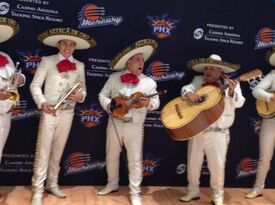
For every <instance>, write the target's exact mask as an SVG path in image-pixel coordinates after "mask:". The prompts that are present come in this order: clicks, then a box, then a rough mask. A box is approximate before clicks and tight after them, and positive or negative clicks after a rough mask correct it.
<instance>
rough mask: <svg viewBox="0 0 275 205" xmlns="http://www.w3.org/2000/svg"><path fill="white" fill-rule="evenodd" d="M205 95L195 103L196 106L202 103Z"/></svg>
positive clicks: (205, 97)
mask: <svg viewBox="0 0 275 205" xmlns="http://www.w3.org/2000/svg"><path fill="white" fill-rule="evenodd" d="M207 97H208V96H207V95H202V96H201V98H200V99H199V100H198V101H197V102H196V104H200V103H203V102H204V101H205V100H206V99H207Z"/></svg>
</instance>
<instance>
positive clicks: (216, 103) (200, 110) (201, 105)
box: [161, 69, 262, 141]
mask: <svg viewBox="0 0 275 205" xmlns="http://www.w3.org/2000/svg"><path fill="white" fill-rule="evenodd" d="M261 74H262V72H261V71H260V70H259V69H256V70H253V71H250V72H248V73H245V74H243V75H241V76H239V77H238V78H237V79H236V80H238V81H248V80H250V79H252V78H255V77H257V76H259V75H261ZM228 86H229V85H228V84H225V85H223V86H222V88H220V89H219V88H217V87H214V86H211V85H208V86H204V87H202V88H200V89H199V90H198V91H197V92H196V94H198V95H199V96H201V100H200V101H199V102H195V103H192V102H191V101H190V100H189V99H187V98H182V97H177V98H175V99H173V100H171V101H170V102H168V103H167V104H166V105H165V106H164V107H163V109H162V110H161V121H162V124H163V126H164V127H165V128H166V130H167V131H168V133H169V135H170V137H171V138H172V139H174V140H177V141H183V140H188V139H191V138H193V137H194V136H195V135H197V134H199V133H201V132H202V131H204V130H206V129H207V128H208V127H209V126H210V125H211V124H213V123H214V122H215V121H217V120H218V119H219V117H220V116H221V114H222V113H223V110H224V100H223V95H222V94H221V91H223V90H225V89H226V88H227V87H228Z"/></svg>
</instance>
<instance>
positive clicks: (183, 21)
mask: <svg viewBox="0 0 275 205" xmlns="http://www.w3.org/2000/svg"><path fill="white" fill-rule="evenodd" d="M160 2H161V3H160ZM1 17H9V18H12V19H14V20H16V21H17V22H18V24H19V25H20V30H19V32H18V33H17V35H15V36H14V37H13V38H11V39H10V40H8V41H6V42H4V43H1V44H0V46H1V49H0V50H1V51H3V52H6V53H8V54H9V55H10V56H11V58H12V60H13V61H14V62H15V63H16V62H19V63H20V64H19V67H21V68H22V72H23V73H24V74H25V75H26V79H27V82H26V85H25V86H24V87H21V88H19V92H20V106H19V107H17V108H16V109H15V110H14V111H13V113H12V127H11V131H10V134H9V137H8V140H7V143H6V146H5V149H4V153H3V158H2V162H1V166H0V184H1V185H30V184H31V176H32V168H33V161H34V153H35V144H36V139H37V131H38V122H39V117H40V111H39V110H38V109H37V107H36V105H35V104H34V101H33V99H32V96H31V94H30V90H29V85H30V83H31V81H32V78H33V76H34V73H35V71H36V68H37V65H38V64H39V62H40V60H41V57H42V56H47V55H52V54H55V53H56V52H57V50H56V48H53V47H49V46H46V45H44V44H42V43H41V42H39V41H38V40H37V36H38V34H40V33H42V32H44V31H45V30H48V29H51V28H60V27H70V28H74V29H77V30H80V31H82V32H84V33H87V34H89V35H90V36H92V37H93V38H94V39H95V40H96V42H97V45H96V46H95V47H94V48H92V49H87V50H77V51H76V52H75V54H74V57H75V58H76V59H79V60H81V61H82V62H84V63H85V70H86V81H87V92H88V94H87V98H86V100H85V102H84V103H82V104H78V105H77V107H76V109H75V117H74V121H73V125H72V129H71V132H70V136H69V138H68V141H67V145H66V147H65V151H64V154H63V157H62V161H61V164H60V166H61V172H60V184H61V185H104V184H105V183H106V179H107V176H106V164H105V142H106V125H107V119H108V114H107V113H106V112H105V111H104V110H103V108H102V107H101V106H100V104H99V101H98V93H99V92H100V90H101V88H102V87H103V85H104V83H105V82H106V80H107V78H108V77H109V75H110V74H111V73H112V72H114V71H112V70H111V69H110V67H109V62H110V61H111V60H112V58H113V57H114V56H115V55H116V54H118V53H119V52H120V51H121V50H122V49H124V48H125V47H127V46H128V45H131V44H132V43H134V42H136V41H138V40H141V39H154V40H155V41H156V42H157V43H158V45H159V47H158V48H157V51H156V53H155V54H154V55H153V56H152V57H151V58H150V59H149V60H148V61H147V62H146V63H145V69H144V73H145V74H146V75H148V76H150V77H152V78H153V79H154V80H155V81H156V82H157V84H158V89H159V90H162V89H166V90H167V91H168V93H167V94H166V95H165V96H162V97H161V98H160V100H161V106H160V108H159V109H158V110H156V111H153V112H150V113H149V114H148V115H147V118H146V121H145V138H144V149H143V150H144V154H143V158H144V174H143V175H144V178H143V185H164V186H186V185H187V178H186V170H187V169H186V161H187V159H186V158H187V141H175V140H173V139H172V138H171V137H170V136H169V134H168V132H167V131H166V129H165V128H164V127H163V125H162V123H161V120H160V113H161V109H162V108H163V106H164V105H166V103H168V102H169V101H170V100H172V99H174V98H176V97H178V96H180V92H181V87H182V86H183V85H185V84H188V83H190V82H191V80H192V78H193V76H194V75H196V74H197V73H195V72H193V71H192V70H190V69H187V62H188V61H189V60H192V59H195V58H205V57H208V56H210V55H211V54H213V53H214V54H218V55H220V56H221V57H222V59H223V60H225V61H228V62H232V63H236V64H240V65H241V68H240V69H239V70H238V71H237V73H234V74H233V77H237V76H239V75H241V74H243V73H246V72H249V71H251V70H253V69H256V68H258V69H260V70H261V71H262V72H263V75H266V74H267V73H269V72H270V70H271V69H274V67H272V66H271V65H270V64H269V63H268V62H267V61H266V59H265V54H266V52H267V51H269V50H271V49H272V47H273V46H274V45H275V25H274V22H275V1H274V0H273V1H272V0H266V1H264V2H263V1H248V0H243V1H238V0H230V1H220V0H212V1H205V0H193V1H188V0H161V1H156V0H133V1H131V3H130V2H129V1H125V0H110V1H102V0H101V1H99V0H92V1H91V0H82V1H75V0H58V1H56V0H0V18H1ZM273 29H274V30H273ZM0 32H1V31H0ZM260 80H261V79H260V78H255V79H252V80H250V81H249V82H241V87H242V90H243V94H244V96H245V98H246V102H245V105H244V106H243V107H242V108H240V109H237V110H236V119H235V122H234V124H233V126H232V127H231V129H230V133H231V140H230V145H229V149H228V155H227V163H226V177H225V187H252V186H253V184H254V180H255V173H256V168H257V162H258V153H259V148H258V146H259V145H258V144H259V129H260V125H261V121H262V118H261V117H260V115H258V113H257V111H256V107H255V98H254V97H253V96H252V88H253V87H254V86H255V85H256V84H257V83H258V82H259V81H260ZM133 137H134V136H133ZM126 167H127V166H126V162H125V159H124V158H123V157H121V166H120V168H121V170H120V175H121V176H120V184H121V185H127V184H128V176H127V169H126ZM274 169H275V163H274V160H273V163H272V164H271V167H270V171H269V174H268V178H267V180H266V187H268V188H275V171H274ZM201 185H202V186H209V170H208V166H207V160H206V159H205V160H204V162H203V169H202V177H201Z"/></svg>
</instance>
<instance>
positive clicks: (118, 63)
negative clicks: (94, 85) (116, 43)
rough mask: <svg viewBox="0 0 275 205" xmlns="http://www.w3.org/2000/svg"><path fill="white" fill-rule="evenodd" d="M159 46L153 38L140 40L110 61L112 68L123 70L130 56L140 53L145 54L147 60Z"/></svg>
mask: <svg viewBox="0 0 275 205" xmlns="http://www.w3.org/2000/svg"><path fill="white" fill-rule="evenodd" d="M157 46H158V45H157V42H156V41H154V40H153V39H143V40H140V41H138V42H136V43H135V44H133V45H131V46H129V47H127V48H126V49H124V50H123V51H122V52H120V53H119V54H118V55H116V56H115V57H114V59H113V60H112V61H111V62H110V67H111V69H112V70H122V69H124V68H126V63H127V61H128V60H129V58H131V57H132V56H134V55H136V54H139V53H142V54H143V58H144V62H145V61H147V60H148V59H149V58H150V57H151V56H152V55H153V54H154V53H155V50H156V48H157Z"/></svg>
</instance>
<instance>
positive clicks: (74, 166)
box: [65, 152, 105, 175]
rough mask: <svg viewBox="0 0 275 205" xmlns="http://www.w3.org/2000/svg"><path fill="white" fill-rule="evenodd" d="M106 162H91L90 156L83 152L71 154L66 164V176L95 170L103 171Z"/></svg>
mask: <svg viewBox="0 0 275 205" xmlns="http://www.w3.org/2000/svg"><path fill="white" fill-rule="evenodd" d="M104 167H105V162H100V161H94V162H92V160H91V155H90V154H84V153H82V152H73V153H71V154H70V155H69V156H68V158H67V160H66V162H65V175H71V174H75V173H81V172H86V171H89V170H94V169H103V168H104Z"/></svg>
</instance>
